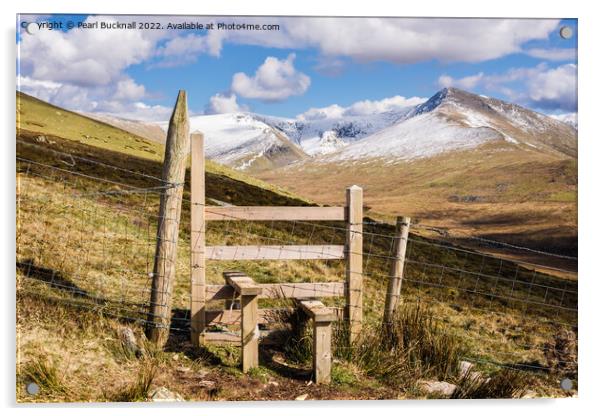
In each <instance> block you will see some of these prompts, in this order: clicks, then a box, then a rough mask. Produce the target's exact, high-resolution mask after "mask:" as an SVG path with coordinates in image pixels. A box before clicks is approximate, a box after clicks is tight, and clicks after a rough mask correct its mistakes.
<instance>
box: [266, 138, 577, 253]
mask: <svg viewBox="0 0 602 416" xmlns="http://www.w3.org/2000/svg"><path fill="white" fill-rule="evenodd" d="M383 163H384V162H383V161H380V160H375V161H366V162H355V163H353V164H352V165H351V166H347V165H344V164H318V163H305V164H302V165H292V166H290V167H286V168H282V169H278V170H272V171H267V172H261V173H260V174H258V176H259V177H260V178H261V179H263V180H265V181H267V182H269V183H272V184H275V185H278V186H282V187H285V188H287V189H290V190H291V191H292V192H295V193H301V194H303V195H306V196H307V197H309V198H311V199H312V200H315V201H317V202H319V203H326V204H340V203H341V202H343V201H344V198H345V194H344V192H343V191H342V190H343V189H344V188H345V187H346V186H350V185H352V184H356V185H359V186H362V187H363V188H364V198H365V204H366V205H367V206H368V207H369V208H370V209H371V211H370V213H371V215H373V216H378V217H381V218H382V219H387V220H390V219H391V218H392V217H394V216H396V215H400V213H402V214H403V215H406V216H411V217H413V218H415V219H417V220H419V221H420V223H421V224H423V225H429V226H433V227H439V228H444V229H450V230H454V231H458V232H463V233H466V234H468V235H472V236H474V235H477V236H488V237H491V238H495V239H499V240H501V241H508V242H511V243H516V244H519V245H528V246H531V247H536V248H543V249H547V250H548V251H560V252H565V253H568V254H573V253H575V248H576V236H577V203H576V201H577V198H576V196H577V163H576V160H575V159H568V158H566V159H562V158H560V157H558V156H554V155H549V154H544V153H539V152H534V151H525V150H517V149H515V148H512V147H510V146H507V145H503V144H498V143H495V144H488V145H484V146H482V147H481V148H479V149H477V150H471V151H465V152H455V153H451V154H445V155H441V156H436V157H433V158H428V159H424V160H414V161H409V162H403V163H397V164H386V168H383ZM324 178H328V180H324Z"/></svg>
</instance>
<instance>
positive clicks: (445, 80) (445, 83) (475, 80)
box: [438, 72, 485, 90]
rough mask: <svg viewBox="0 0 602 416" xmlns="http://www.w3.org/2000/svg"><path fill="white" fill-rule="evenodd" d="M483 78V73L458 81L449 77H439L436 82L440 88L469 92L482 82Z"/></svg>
mask: <svg viewBox="0 0 602 416" xmlns="http://www.w3.org/2000/svg"><path fill="white" fill-rule="evenodd" d="M484 76H485V74H484V73H483V72H479V73H478V74H476V75H470V76H467V77H464V78H458V79H454V78H452V77H450V76H449V75H441V76H440V77H439V81H438V82H439V86H440V87H444V88H447V87H458V88H463V89H465V90H470V89H472V88H474V87H476V86H477V85H478V84H479V83H480V82H481V81H482V80H483V77H484Z"/></svg>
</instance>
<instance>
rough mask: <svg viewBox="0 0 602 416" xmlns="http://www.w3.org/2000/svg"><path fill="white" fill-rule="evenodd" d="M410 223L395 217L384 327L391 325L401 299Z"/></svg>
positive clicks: (406, 219)
mask: <svg viewBox="0 0 602 416" xmlns="http://www.w3.org/2000/svg"><path fill="white" fill-rule="evenodd" d="M410 221H411V220H410V218H409V217H397V223H396V227H395V229H396V231H395V241H394V244H393V253H394V254H395V257H394V258H393V259H392V260H391V267H390V269H389V284H388V286H387V296H386V297H385V313H384V316H383V323H384V324H385V325H390V324H391V322H392V320H393V316H394V315H395V311H396V310H397V306H398V304H399V300H400V297H401V283H402V281H403V265H404V263H405V257H406V248H407V245H408V235H409V233H410Z"/></svg>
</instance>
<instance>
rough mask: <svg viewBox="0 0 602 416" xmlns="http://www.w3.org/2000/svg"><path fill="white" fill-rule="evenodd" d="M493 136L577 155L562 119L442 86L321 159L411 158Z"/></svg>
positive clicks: (572, 136) (471, 144)
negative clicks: (393, 119) (394, 118)
mask: <svg viewBox="0 0 602 416" xmlns="http://www.w3.org/2000/svg"><path fill="white" fill-rule="evenodd" d="M496 140H497V141H505V142H507V143H511V144H513V145H516V146H519V147H523V148H526V149H529V148H530V149H536V150H539V151H542V152H553V153H562V154H564V155H567V156H570V157H575V156H576V155H577V134H576V131H575V130H574V129H573V128H571V127H570V126H568V125H566V124H565V123H562V122H560V121H558V120H555V119H553V118H551V117H548V116H545V115H543V114H539V113H536V112H534V111H531V110H528V109H526V108H523V107H520V106H518V105H516V104H510V103H507V102H504V101H501V100H497V99H494V98H488V97H483V96H479V95H476V94H471V93H468V92H466V91H462V90H458V89H455V88H446V89H443V90H441V91H439V92H438V93H437V94H435V95H434V96H433V97H431V98H430V99H429V100H428V101H427V102H425V103H423V104H421V105H418V106H417V107H415V108H414V109H413V110H412V111H410V112H409V113H408V114H407V115H405V116H404V117H402V118H401V119H400V120H399V121H397V122H396V123H395V124H393V125H391V126H389V127H386V128H384V129H382V130H380V131H378V132H376V133H374V134H371V135H369V136H367V137H365V138H363V139H362V140H359V141H357V142H355V143H352V144H350V145H349V146H347V147H345V148H343V149H341V150H339V151H338V152H336V153H333V154H331V155H328V156H325V157H324V158H322V160H324V161H325V162H328V161H342V160H360V159H373V158H384V159H387V160H393V161H394V160H411V159H416V158H423V157H431V156H434V155H437V154H440V153H444V152H448V151H453V150H466V149H471V148H475V147H477V146H479V145H482V144H484V143H486V142H490V141H496Z"/></svg>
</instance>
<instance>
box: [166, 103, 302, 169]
mask: <svg viewBox="0 0 602 416" xmlns="http://www.w3.org/2000/svg"><path fill="white" fill-rule="evenodd" d="M163 128H164V129H166V128H167V123H164V124H163ZM195 130H199V131H201V132H202V133H203V134H204V136H205V153H206V154H207V156H208V157H209V158H211V159H213V160H215V161H217V162H219V163H222V164H225V165H229V166H232V167H234V168H237V169H241V170H245V169H249V168H255V169H265V168H272V167H277V166H282V165H286V164H289V163H291V162H296V161H299V160H303V159H304V158H307V155H306V154H305V153H304V152H303V150H301V149H300V148H299V147H298V146H297V145H296V144H295V143H293V142H291V141H290V140H289V139H288V137H286V135H284V134H283V133H282V132H280V131H279V130H277V129H275V128H273V127H272V126H269V125H267V124H265V123H264V122H262V121H260V120H258V119H257V118H255V117H254V116H253V115H252V114H248V113H229V114H215V115H202V116H194V117H190V131H191V132H192V131H195Z"/></svg>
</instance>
